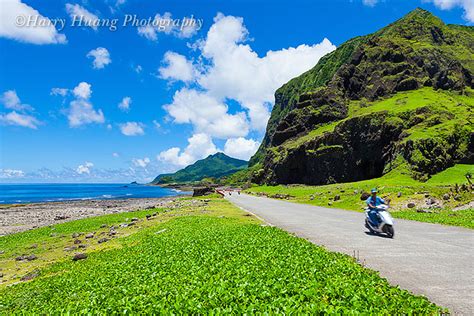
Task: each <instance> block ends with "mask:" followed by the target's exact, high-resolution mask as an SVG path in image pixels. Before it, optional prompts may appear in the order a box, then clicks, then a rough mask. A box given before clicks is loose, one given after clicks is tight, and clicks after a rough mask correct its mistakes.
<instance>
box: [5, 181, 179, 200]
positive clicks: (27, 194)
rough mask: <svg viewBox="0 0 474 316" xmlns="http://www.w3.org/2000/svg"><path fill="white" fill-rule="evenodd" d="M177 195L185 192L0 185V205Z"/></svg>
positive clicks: (137, 187)
mask: <svg viewBox="0 0 474 316" xmlns="http://www.w3.org/2000/svg"><path fill="white" fill-rule="evenodd" d="M181 194H186V192H181V191H178V190H174V189H167V188H161V187H158V186H150V185H136V184H49V183H48V184H0V204H14V203H32V202H58V201H72V200H92V199H97V200H107V199H128V198H160V197H167V196H176V195H181Z"/></svg>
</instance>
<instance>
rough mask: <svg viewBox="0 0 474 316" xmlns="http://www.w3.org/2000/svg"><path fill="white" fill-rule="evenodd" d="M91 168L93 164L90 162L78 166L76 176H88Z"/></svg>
mask: <svg viewBox="0 0 474 316" xmlns="http://www.w3.org/2000/svg"><path fill="white" fill-rule="evenodd" d="M92 167H94V164H93V163H92V162H88V161H86V162H85V163H84V164H83V165H79V166H78V167H77V168H76V172H77V173H78V174H90V173H91V168H92Z"/></svg>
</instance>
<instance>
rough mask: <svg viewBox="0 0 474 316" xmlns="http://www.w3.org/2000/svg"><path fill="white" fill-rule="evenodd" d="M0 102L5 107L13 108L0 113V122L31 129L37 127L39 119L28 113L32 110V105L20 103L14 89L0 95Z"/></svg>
mask: <svg viewBox="0 0 474 316" xmlns="http://www.w3.org/2000/svg"><path fill="white" fill-rule="evenodd" d="M0 102H1V103H3V105H4V107H5V109H9V110H13V111H11V112H9V113H6V114H5V113H0V124H2V125H14V126H21V127H28V128H31V129H37V128H38V125H40V121H38V119H36V118H35V117H34V116H33V115H31V114H30V113H28V112H30V111H33V110H34V109H33V107H31V106H30V105H28V104H22V103H21V100H20V98H19V97H18V95H17V94H16V92H15V91H14V90H8V91H5V92H4V93H3V94H2V95H1V97H0Z"/></svg>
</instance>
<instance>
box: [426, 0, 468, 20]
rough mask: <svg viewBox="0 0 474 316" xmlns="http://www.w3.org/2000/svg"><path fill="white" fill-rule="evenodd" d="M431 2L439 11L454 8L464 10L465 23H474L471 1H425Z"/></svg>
mask: <svg viewBox="0 0 474 316" xmlns="http://www.w3.org/2000/svg"><path fill="white" fill-rule="evenodd" d="M425 1H426V2H432V3H434V5H435V6H437V7H438V8H440V9H441V10H451V9H452V8H454V7H461V8H463V9H464V18H465V19H466V21H469V22H471V23H474V1H473V0H425Z"/></svg>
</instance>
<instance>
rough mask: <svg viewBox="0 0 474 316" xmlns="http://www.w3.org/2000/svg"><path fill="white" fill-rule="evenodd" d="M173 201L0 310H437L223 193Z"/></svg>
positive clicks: (23, 289)
mask: <svg viewBox="0 0 474 316" xmlns="http://www.w3.org/2000/svg"><path fill="white" fill-rule="evenodd" d="M178 204H179V205H177V207H175V208H173V209H172V210H171V211H168V212H164V211H163V210H162V211H161V212H160V213H159V214H158V215H157V216H156V218H155V219H153V220H151V221H142V222H139V223H141V224H140V225H137V226H140V228H138V227H135V228H134V229H136V231H134V232H133V233H131V234H129V235H122V234H119V236H121V237H118V238H116V239H115V240H114V241H113V242H115V243H116V246H115V247H112V248H109V249H98V250H97V249H96V250H93V249H88V250H87V251H88V254H89V256H88V258H87V259H86V260H82V261H78V262H72V261H71V260H70V259H67V260H63V259H62V258H56V261H54V260H53V261H52V262H51V264H49V265H48V266H45V267H42V268H41V269H40V271H39V276H38V277H37V278H35V279H33V280H32V281H29V282H21V283H18V284H15V285H12V286H8V287H5V286H2V287H3V288H0V297H2V299H1V302H0V314H22V313H25V311H28V313H31V314H79V313H81V314H155V313H160V314H161V313H162V314H220V313H237V314H244V313H257V314H260V313H263V314H274V313H279V314H309V313H310V314H322V313H324V314H326V313H332V314H437V313H439V312H441V311H442V310H441V309H440V308H439V307H437V306H435V305H434V304H432V303H430V302H429V301H428V300H426V299H425V298H423V297H418V296H414V295H412V294H410V293H409V292H407V291H404V290H401V289H399V288H397V287H393V286H390V285H389V284H388V282H387V281H386V280H385V279H382V278H380V277H379V276H378V274H377V273H376V272H373V271H371V270H368V269H365V268H363V267H362V266H360V265H359V264H358V263H356V262H355V260H354V259H353V258H351V257H349V256H346V255H342V254H338V253H332V252H328V251H327V250H325V249H324V248H321V247H318V246H315V245H313V244H311V243H309V242H308V241H306V240H303V239H300V238H295V237H293V236H292V235H290V234H288V233H286V232H284V231H282V230H280V229H277V228H275V227H269V226H264V225H263V226H262V225H261V223H260V222H259V221H257V219H255V218H253V217H252V216H246V214H245V213H243V212H242V211H241V210H239V209H238V208H236V207H235V206H232V205H231V204H230V203H228V202H227V201H225V200H223V199H218V198H212V199H210V200H209V201H208V202H193V200H191V199H186V200H182V201H180V202H178ZM138 214H140V217H141V216H143V215H144V213H138V212H135V213H134V215H136V216H137V217H138ZM114 216H115V215H107V216H102V217H96V218H94V219H84V220H80V221H77V222H79V223H80V224H78V223H75V222H69V223H65V224H61V225H56V226H60V227H57V229H58V230H62V231H63V232H68V233H70V232H72V231H75V230H76V229H77V228H78V227H80V228H81V229H83V230H87V229H94V230H95V229H96V228H97V227H96V225H97V224H99V223H105V222H107V223H112V222H117V218H114V219H112V218H113V217H114ZM121 220H123V218H120V219H119V221H121ZM145 223H146V225H145ZM75 225H76V226H75ZM77 225H79V226H77ZM68 226H71V227H68ZM73 226H74V228H72V227H73ZM33 232H34V231H33ZM31 233H32V232H28V233H19V234H16V235H11V236H12V237H1V238H0V242H2V244H1V245H5V243H4V241H5V240H6V239H9V240H10V241H8V243H10V244H11V243H13V241H12V240H16V241H17V243H18V246H19V247H20V248H21V247H25V246H26V245H27V244H28V243H29V240H28V238H22V235H25V236H26V235H28V234H31ZM37 238H38V240H36V242H39V243H42V242H46V243H49V242H50V239H49V238H50V237H49V235H47V234H46V233H38V235H37ZM63 238H65V239H66V240H70V237H69V236H67V237H63ZM26 240H28V242H26ZM12 255H13V254H12V253H11V252H10V253H5V255H4V256H6V257H8V258H10V259H11V256H12ZM1 260H5V259H4V258H3V257H2V259H1ZM33 262H34V261H33ZM18 264H19V265H20V264H22V263H18Z"/></svg>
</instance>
